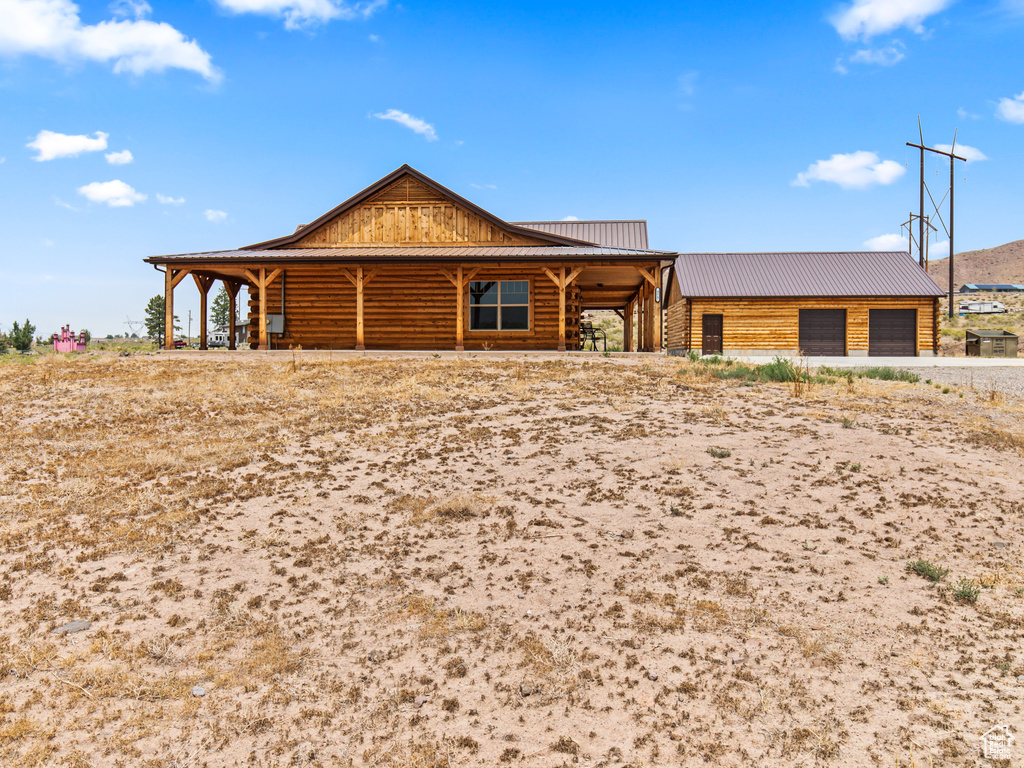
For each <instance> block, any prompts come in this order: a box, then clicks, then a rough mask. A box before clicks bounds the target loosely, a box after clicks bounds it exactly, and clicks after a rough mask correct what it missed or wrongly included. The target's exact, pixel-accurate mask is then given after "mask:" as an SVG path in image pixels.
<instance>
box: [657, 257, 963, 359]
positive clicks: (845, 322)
mask: <svg viewBox="0 0 1024 768" xmlns="http://www.w3.org/2000/svg"><path fill="white" fill-rule="evenodd" d="M942 295H943V293H942V290H941V289H940V288H939V287H938V286H937V285H936V284H935V282H934V281H933V280H932V279H931V278H930V277H929V276H928V275H927V273H925V271H924V270H923V269H921V267H920V266H919V265H918V264H917V262H916V261H914V259H913V258H911V257H910V256H909V255H908V254H907V253H905V252H873V251H872V252H853V253H686V254H680V256H679V257H678V258H677V259H676V261H675V264H674V265H673V267H672V268H671V273H670V276H669V281H668V295H667V297H666V329H667V333H666V344H667V346H668V351H669V354H686V353H688V352H690V351H692V350H696V351H697V352H700V353H701V354H725V355H808V356H820V355H829V356H833V355H834V356H842V355H850V356H867V355H872V356H899V357H902V356H916V355H921V356H927V355H932V354H935V353H936V352H937V351H938V338H939V297H941V296H942Z"/></svg>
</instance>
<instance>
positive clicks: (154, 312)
mask: <svg viewBox="0 0 1024 768" xmlns="http://www.w3.org/2000/svg"><path fill="white" fill-rule="evenodd" d="M166 307H167V305H166V304H165V303H164V297H163V296H161V295H160V294H157V295H156V296H154V297H153V298H152V299H150V300H149V303H148V304H147V305H146V335H147V336H149V337H150V338H151V339H153V338H155V339H156V343H157V346H161V347H162V346H163V344H164V315H165V314H166V312H167V309H166ZM174 330H176V331H180V330H181V326H180V325H178V316H177V315H175V316H174Z"/></svg>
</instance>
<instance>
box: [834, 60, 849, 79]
mask: <svg viewBox="0 0 1024 768" xmlns="http://www.w3.org/2000/svg"><path fill="white" fill-rule="evenodd" d="M835 70H836V72H838V73H839V74H840V75H847V74H849V73H850V70H848V69H847V68H846V65H845V64H843V59H842V57H840V58H838V59H836V66H835Z"/></svg>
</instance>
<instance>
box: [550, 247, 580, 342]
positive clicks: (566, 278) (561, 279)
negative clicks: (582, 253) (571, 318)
mask: <svg viewBox="0 0 1024 768" xmlns="http://www.w3.org/2000/svg"><path fill="white" fill-rule="evenodd" d="M582 271H583V267H576V268H575V269H573V270H572V272H570V273H569V274H568V275H566V274H565V267H559V268H558V274H557V275H555V273H554V272H552V271H551V270H550V269H548V268H547V267H544V273H545V274H546V275H547V276H548V279H550V280H551V282H553V283H554V284H555V287H556V288H558V351H559V352H565V289H566V287H567V286H569V285H570V284H571V283H572V281H573V280H575V279H576V278H577V277H579V274H580V272H582Z"/></svg>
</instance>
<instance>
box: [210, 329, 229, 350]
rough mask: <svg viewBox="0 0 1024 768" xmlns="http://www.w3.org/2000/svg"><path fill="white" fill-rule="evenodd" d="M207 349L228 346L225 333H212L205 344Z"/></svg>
mask: <svg viewBox="0 0 1024 768" xmlns="http://www.w3.org/2000/svg"><path fill="white" fill-rule="evenodd" d="M206 345H207V346H208V347H226V346H227V345H228V334H227V332H226V331H214V332H213V333H211V334H210V339H209V341H208V342H207V343H206Z"/></svg>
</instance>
